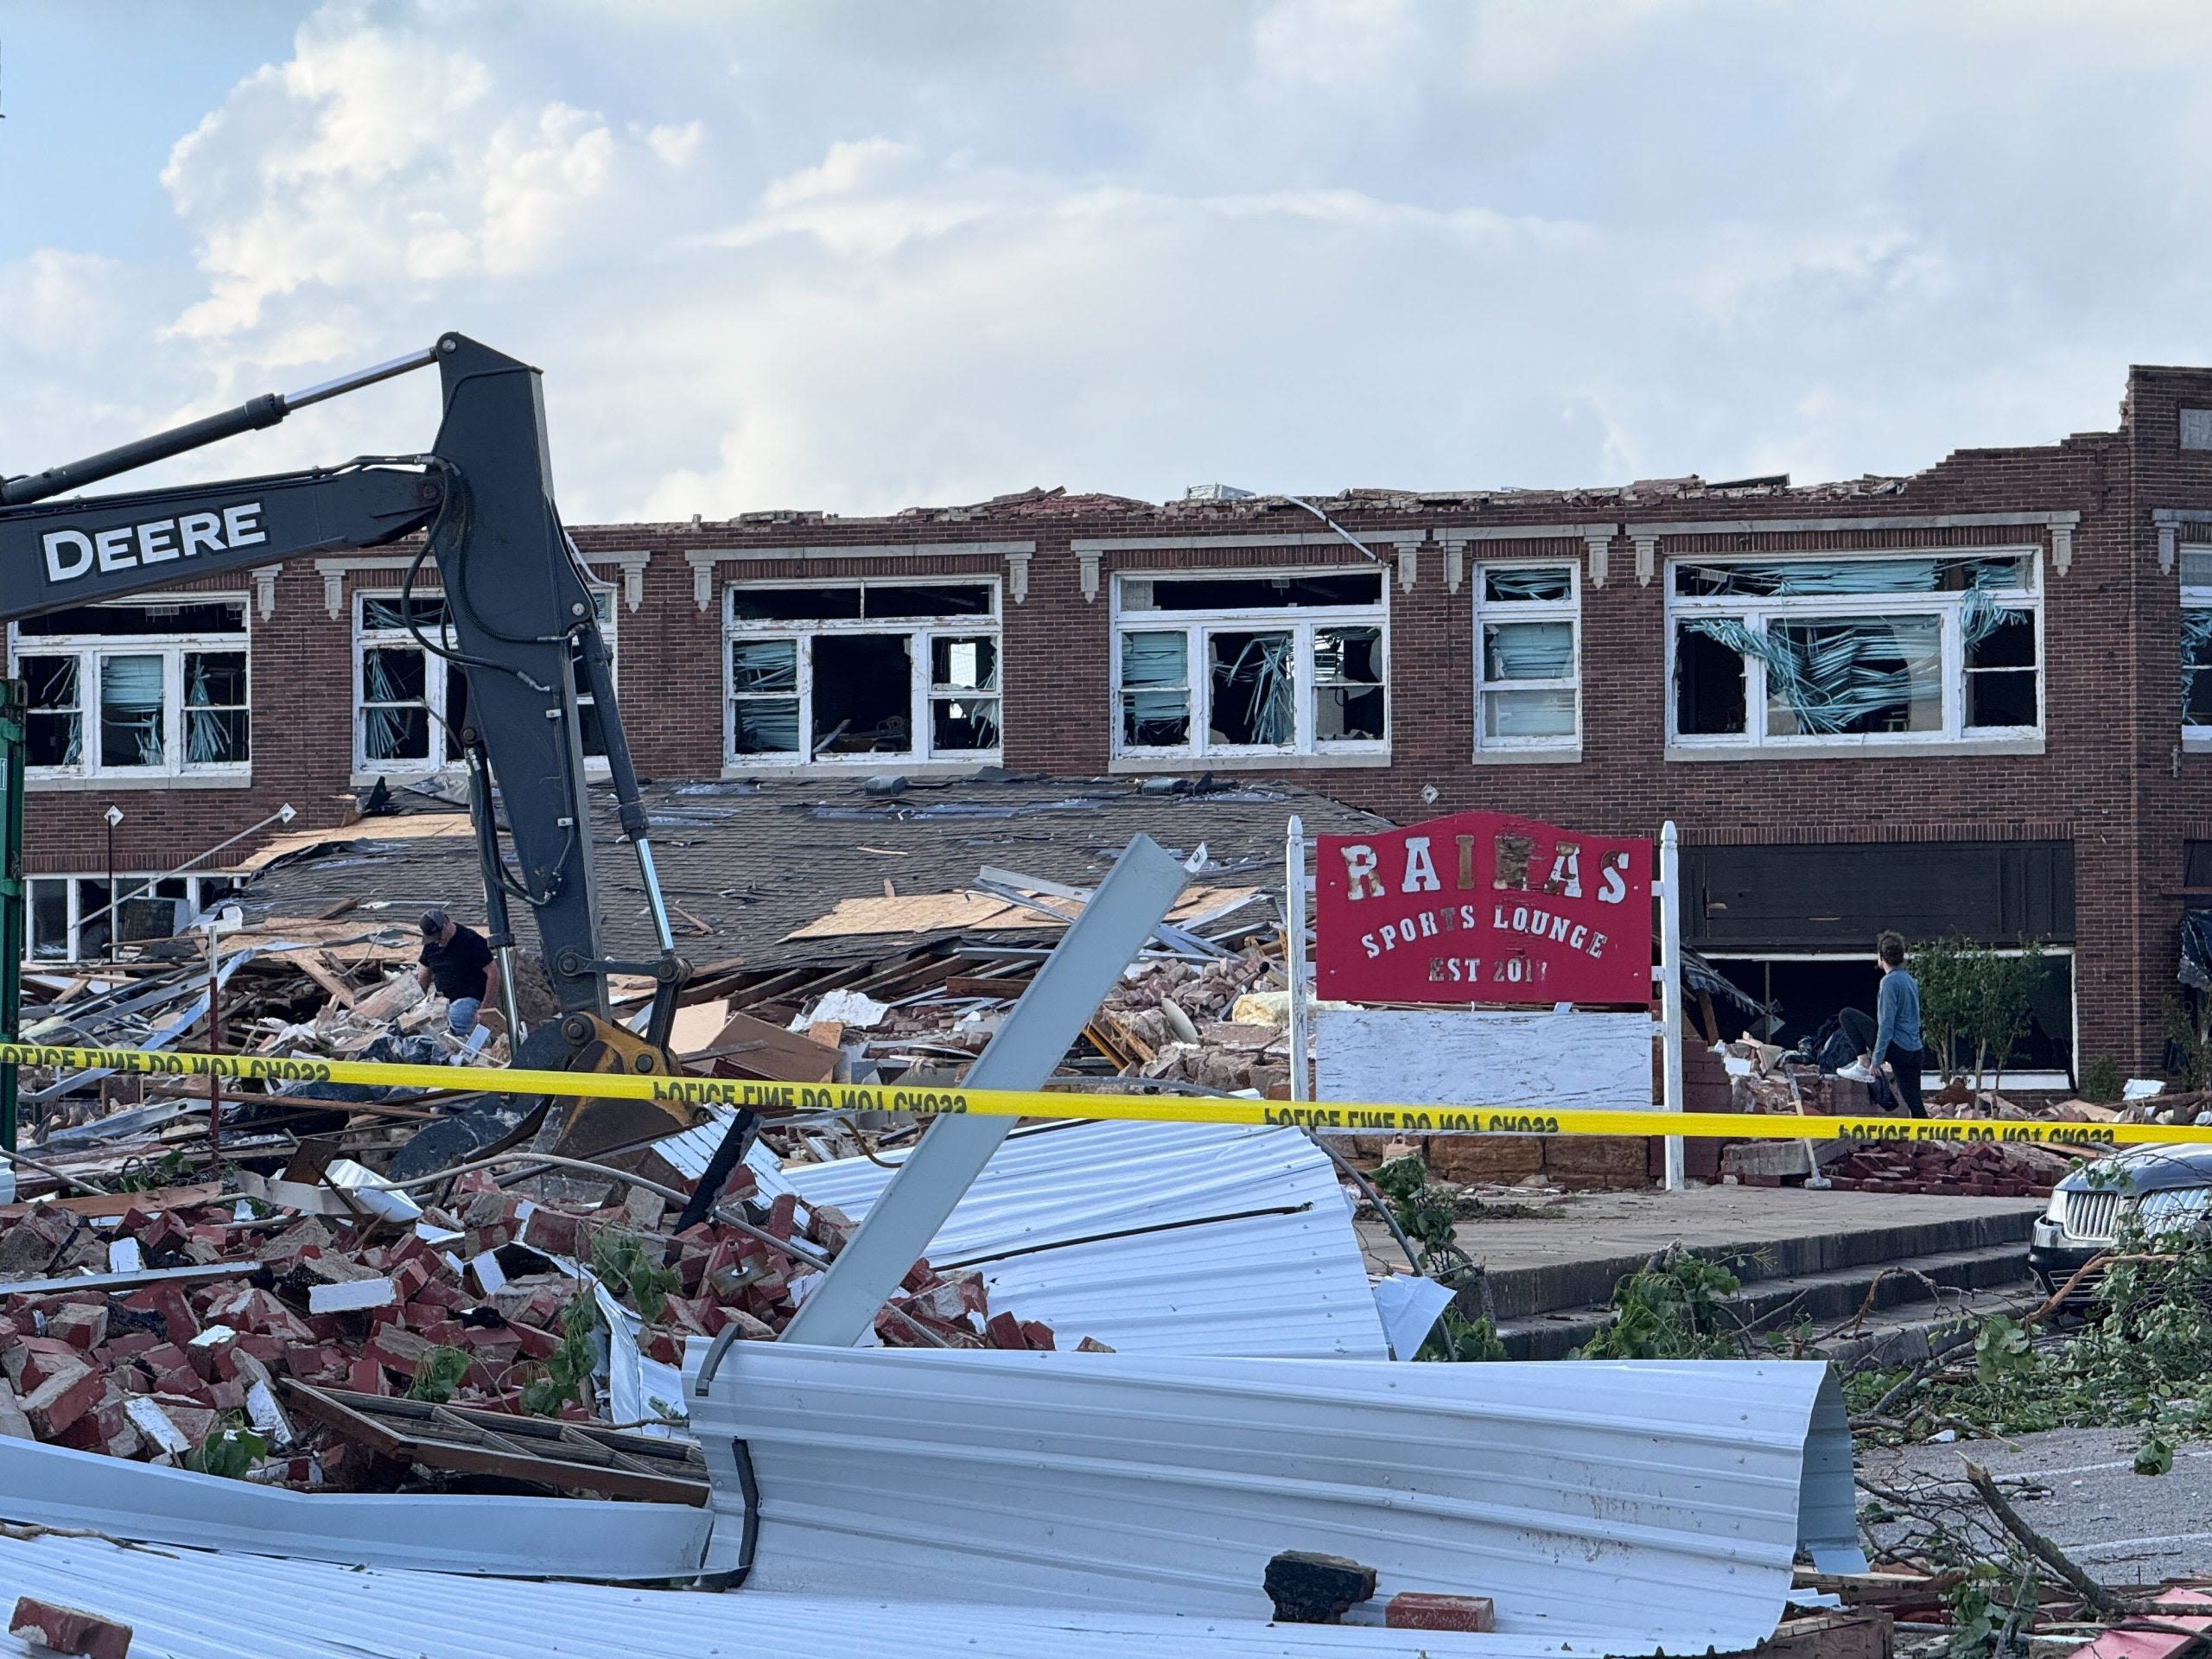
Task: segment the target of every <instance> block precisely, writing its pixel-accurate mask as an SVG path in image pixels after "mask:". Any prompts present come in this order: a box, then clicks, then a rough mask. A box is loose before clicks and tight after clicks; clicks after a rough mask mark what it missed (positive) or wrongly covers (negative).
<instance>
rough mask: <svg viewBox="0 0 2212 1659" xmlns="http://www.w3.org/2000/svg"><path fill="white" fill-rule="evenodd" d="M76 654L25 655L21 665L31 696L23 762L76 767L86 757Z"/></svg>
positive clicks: (24, 681)
mask: <svg viewBox="0 0 2212 1659" xmlns="http://www.w3.org/2000/svg"><path fill="white" fill-rule="evenodd" d="M78 660H79V659H78V658H74V657H43V656H41V657H25V658H22V659H21V661H20V663H19V664H18V668H19V671H21V673H22V677H23V683H24V689H25V691H26V693H27V695H28V696H29V710H28V718H27V720H26V721H25V725H26V728H27V730H26V732H25V753H24V756H23V763H24V765H26V766H75V765H77V764H78V763H79V761H81V760H83V759H84V753H85V716H84V711H83V706H82V704H81V703H80V702H79V692H78V686H79V666H78Z"/></svg>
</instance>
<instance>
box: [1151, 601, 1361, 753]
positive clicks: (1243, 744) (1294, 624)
mask: <svg viewBox="0 0 2212 1659" xmlns="http://www.w3.org/2000/svg"><path fill="white" fill-rule="evenodd" d="M1115 597H1116V614H1117V619H1118V621H1117V626H1116V648H1115V657H1114V665H1115V683H1114V697H1115V733H1114V743H1115V748H1116V752H1120V753H1133V754H1146V755H1163V756H1165V755H1182V756H1187V757H1192V758H1197V757H1201V756H1205V755H1212V754H1236V753H1248V754H1261V753H1269V752H1273V753H1285V754H1314V753H1331V752H1338V751H1346V750H1351V751H1359V750H1367V751H1370V752H1374V753H1381V752H1382V751H1383V748H1384V747H1385V745H1386V742H1387V740H1388V738H1389V614H1388V607H1387V601H1386V599H1385V595H1384V589H1383V578H1382V575H1381V574H1380V573H1379V572H1376V571H1374V570H1354V571H1344V572H1334V571H1328V572H1320V573H1307V572H1282V573H1276V572H1268V573H1265V574H1258V575H1200V576H1152V575H1125V576H1121V577H1118V578H1117V579H1116V587H1115Z"/></svg>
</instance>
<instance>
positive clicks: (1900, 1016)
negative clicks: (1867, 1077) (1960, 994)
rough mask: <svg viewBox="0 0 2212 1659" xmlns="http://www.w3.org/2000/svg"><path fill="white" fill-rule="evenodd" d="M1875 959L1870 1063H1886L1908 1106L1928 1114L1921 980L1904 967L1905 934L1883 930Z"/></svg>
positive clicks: (1876, 1065)
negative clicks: (1878, 978)
mask: <svg viewBox="0 0 2212 1659" xmlns="http://www.w3.org/2000/svg"><path fill="white" fill-rule="evenodd" d="M1874 961H1875V963H1876V965H1877V966H1878V967H1879V968H1880V969H1882V986H1881V989H1880V990H1879V991H1878V993H1876V995H1875V999H1874V1047H1873V1050H1872V1053H1870V1054H1869V1055H1868V1057H1867V1064H1868V1065H1871V1066H1872V1068H1873V1069H1874V1070H1875V1071H1880V1070H1881V1069H1882V1067H1883V1066H1884V1065H1885V1064H1886V1065H1888V1067H1889V1071H1890V1081H1891V1084H1892V1085H1893V1086H1894V1087H1895V1088H1896V1090H1897V1098H1898V1099H1900V1100H1902V1101H1903V1102H1904V1107H1905V1110H1906V1111H1907V1112H1909V1113H1910V1114H1911V1115H1912V1116H1914V1117H1925V1116H1928V1114H1927V1112H1926V1111H1925V1110H1924V1109H1923V1108H1922V1106H1921V1103H1920V1074H1921V1072H1922V1071H1923V1069H1924V1068H1925V1067H1926V1065H1927V1064H1928V1058H1929V1057H1928V1056H1927V1054H1925V1053H1924V1052H1922V1049H1921V1046H1920V982H1919V981H1918V980H1916V979H1915V978H1914V977H1913V976H1911V975H1910V974H1909V973H1907V972H1906V971H1905V966H1904V936H1903V935H1902V934H1899V933H1897V932H1894V931H1885V933H1883V934H1882V936H1881V937H1880V938H1878V939H1877V940H1875V942H1874Z"/></svg>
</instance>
